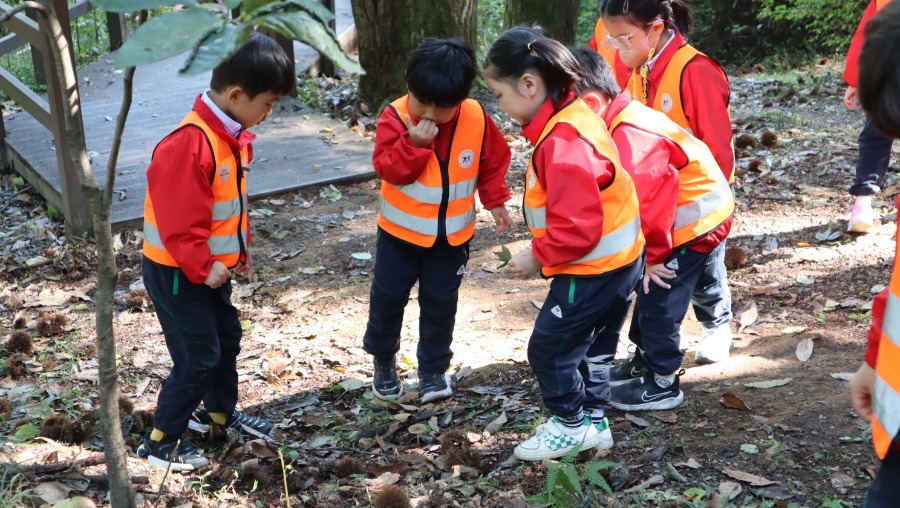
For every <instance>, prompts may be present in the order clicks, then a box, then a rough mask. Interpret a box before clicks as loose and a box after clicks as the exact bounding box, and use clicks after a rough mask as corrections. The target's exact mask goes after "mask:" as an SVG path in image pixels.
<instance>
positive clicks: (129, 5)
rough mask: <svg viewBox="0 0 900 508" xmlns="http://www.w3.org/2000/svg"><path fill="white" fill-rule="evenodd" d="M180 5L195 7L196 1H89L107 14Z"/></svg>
mask: <svg viewBox="0 0 900 508" xmlns="http://www.w3.org/2000/svg"><path fill="white" fill-rule="evenodd" d="M178 4H181V5H183V6H185V7H193V6H195V5H197V0H91V5H93V6H94V7H96V8H98V9H103V10H104V11H109V12H134V11H140V10H143V9H148V10H149V9H159V8H160V7H174V6H176V5H178Z"/></svg>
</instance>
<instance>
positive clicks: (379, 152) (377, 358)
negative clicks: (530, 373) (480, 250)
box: [363, 37, 516, 403]
mask: <svg viewBox="0 0 900 508" xmlns="http://www.w3.org/2000/svg"><path fill="white" fill-rule="evenodd" d="M474 80H475V53H474V52H473V51H472V49H471V48H469V47H468V46H466V45H465V44H464V43H463V42H462V41H460V40H458V39H436V38H431V37H429V38H426V39H425V40H424V41H422V43H421V44H420V45H419V46H418V47H417V48H416V49H415V51H413V53H412V55H411V56H410V58H409V61H408V64H407V68H406V85H407V89H408V90H409V94H407V95H405V96H403V97H401V98H399V99H397V100H395V101H394V102H392V103H391V104H390V105H389V106H387V107H386V108H385V109H384V111H383V112H382V113H381V116H380V117H379V119H378V125H377V127H376V131H375V152H374V154H373V156H372V162H373V164H374V166H375V171H376V172H377V173H378V176H380V177H381V179H382V184H381V206H380V210H379V215H378V234H377V237H376V238H377V240H376V242H377V243H376V258H375V276H374V279H373V280H372V289H371V292H370V301H369V321H368V324H367V326H366V333H365V336H364V337H363V345H364V347H365V350H366V352H368V353H369V354H371V355H372V356H373V357H374V379H373V381H372V390H373V392H374V394H375V396H376V397H378V398H380V399H385V400H390V399H396V398H398V397H400V396H401V395H402V394H403V384H402V383H401V381H400V377H399V375H398V373H397V364H396V358H395V355H396V354H397V352H398V351H399V350H400V331H401V328H402V325H403V311H404V308H405V307H406V303H407V301H408V300H409V293H410V290H411V289H412V287H413V285H414V284H415V283H416V281H418V283H419V297H418V301H419V311H420V317H419V345H418V348H417V352H416V356H417V358H418V377H419V396H420V398H421V400H422V402H424V403H428V402H433V401H436V400H440V399H443V398H447V397H449V396H450V395H451V394H452V393H453V390H452V389H451V387H450V378H449V376H447V375H446V371H447V369H448V368H449V366H450V358H451V356H452V354H453V353H452V351H451V350H450V344H451V342H452V341H453V326H454V323H455V319H456V307H457V300H458V296H459V295H458V290H459V285H460V283H461V282H462V277H463V275H464V274H465V268H466V263H467V262H468V260H469V241H470V240H471V239H472V236H473V234H474V232H475V190H476V189H477V190H478V195H479V198H480V200H481V203H482V205H484V207H485V208H487V209H488V210H490V212H491V215H493V218H494V222H495V223H496V225H497V232H498V233H503V232H504V231H505V230H506V228H507V227H510V226H511V227H512V228H513V229H516V225H515V223H514V222H513V221H512V219H511V218H510V216H509V212H507V210H506V207H505V206H504V203H505V202H506V201H508V200H509V197H510V195H509V188H508V187H507V186H506V170H507V168H508V167H509V159H510V150H509V145H507V143H506V141H505V140H504V139H503V135H502V134H501V133H500V131H499V130H498V129H497V126H496V125H494V122H493V121H492V120H491V117H490V116H489V115H487V114H486V113H485V111H484V109H483V108H482V107H481V105H480V104H479V103H478V102H477V101H475V100H473V99H468V98H467V97H468V96H469V92H470V91H471V89H472V83H473V82H474Z"/></svg>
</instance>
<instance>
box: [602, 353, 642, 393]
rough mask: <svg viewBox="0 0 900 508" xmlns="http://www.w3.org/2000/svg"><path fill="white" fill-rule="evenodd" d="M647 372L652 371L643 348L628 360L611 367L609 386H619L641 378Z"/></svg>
mask: <svg viewBox="0 0 900 508" xmlns="http://www.w3.org/2000/svg"><path fill="white" fill-rule="evenodd" d="M647 372H650V367H648V366H647V363H646V362H645V361H644V357H643V356H642V352H641V350H640V349H638V350H635V352H634V355H633V356H631V357H630V358H628V360H626V361H624V362H622V363H620V364H619V365H617V366H615V367H613V368H612V369H609V386H619V385H621V384H624V383H627V382H629V381H631V380H632V379H635V378H639V377H641V376H643V375H644V374H646V373H647Z"/></svg>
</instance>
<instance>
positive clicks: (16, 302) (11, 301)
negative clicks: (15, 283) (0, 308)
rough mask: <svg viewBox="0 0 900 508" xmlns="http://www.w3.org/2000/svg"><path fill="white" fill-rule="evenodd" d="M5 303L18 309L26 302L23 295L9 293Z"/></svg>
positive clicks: (11, 307)
mask: <svg viewBox="0 0 900 508" xmlns="http://www.w3.org/2000/svg"><path fill="white" fill-rule="evenodd" d="M4 303H5V304H6V306H7V307H9V308H10V309H18V308H19V307H21V306H22V304H23V303H25V302H24V301H23V300H22V297H21V296H19V295H17V294H12V295H9V296H7V297H6V302H4Z"/></svg>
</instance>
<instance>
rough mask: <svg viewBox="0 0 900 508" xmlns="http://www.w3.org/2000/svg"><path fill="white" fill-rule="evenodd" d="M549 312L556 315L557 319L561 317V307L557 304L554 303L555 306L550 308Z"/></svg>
mask: <svg viewBox="0 0 900 508" xmlns="http://www.w3.org/2000/svg"><path fill="white" fill-rule="evenodd" d="M550 312H552V313H553V315H554V316H556V317H558V318H559V319H562V309H560V308H559V305H556V306H555V307H553V308H552V309H550Z"/></svg>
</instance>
